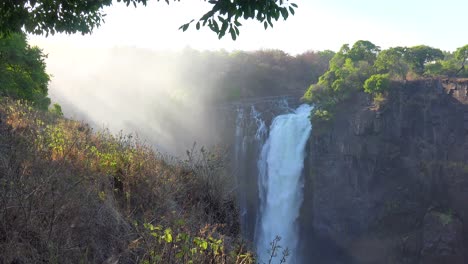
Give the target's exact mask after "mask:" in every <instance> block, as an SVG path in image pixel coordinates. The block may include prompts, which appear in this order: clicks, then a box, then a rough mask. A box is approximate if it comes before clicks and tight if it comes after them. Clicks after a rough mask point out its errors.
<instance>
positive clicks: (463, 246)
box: [299, 79, 468, 264]
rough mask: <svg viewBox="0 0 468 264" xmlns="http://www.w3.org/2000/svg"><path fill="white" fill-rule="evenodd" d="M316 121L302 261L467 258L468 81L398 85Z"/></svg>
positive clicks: (306, 191) (452, 260) (359, 98)
mask: <svg viewBox="0 0 468 264" xmlns="http://www.w3.org/2000/svg"><path fill="white" fill-rule="evenodd" d="M319 126H320V125H318V124H314V130H313V134H312V136H311V138H310V140H309V146H308V150H309V155H308V157H307V159H308V160H307V161H306V164H305V165H306V171H305V186H304V203H303V208H302V211H301V219H300V221H299V222H300V225H301V226H300V228H301V231H302V232H301V234H304V235H303V237H302V242H301V243H300V244H301V245H302V254H301V255H302V256H304V261H303V262H304V263H321V264H325V263H347V264H348V263H425V264H427V263H428V264H432V263H433V264H435V263H438V264H441V263H452V264H458V263H460V264H461V263H466V261H468V254H466V253H465V254H464V252H468V246H467V241H468V226H467V221H468V163H467V162H466V161H467V158H468V80H460V79H459V80H417V81H408V82H405V83H393V84H392V89H391V92H390V94H389V96H388V98H387V101H386V102H385V103H384V104H383V105H382V106H381V107H380V108H379V109H376V108H373V107H372V101H371V100H370V98H369V97H368V95H366V94H364V93H362V94H359V95H356V96H355V97H353V98H352V99H350V100H348V101H347V102H345V103H343V104H342V105H340V110H339V111H338V113H337V114H336V116H335V119H334V121H333V122H332V123H331V124H329V125H328V127H323V128H320V127H319Z"/></svg>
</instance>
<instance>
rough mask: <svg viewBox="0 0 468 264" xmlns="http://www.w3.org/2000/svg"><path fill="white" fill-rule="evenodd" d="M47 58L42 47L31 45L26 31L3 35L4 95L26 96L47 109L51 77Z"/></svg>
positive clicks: (0, 85)
mask: <svg viewBox="0 0 468 264" xmlns="http://www.w3.org/2000/svg"><path fill="white" fill-rule="evenodd" d="M44 58H45V55H44V54H43V53H42V51H41V50H40V49H39V48H37V47H31V46H29V45H28V44H27V42H26V36H25V35H24V34H22V33H14V34H10V35H8V36H7V37H0V95H2V96H9V97H12V98H16V99H25V100H28V101H31V102H33V103H34V104H35V105H36V106H37V107H38V108H40V109H43V110H46V109H47V107H48V106H49V104H50V99H49V98H48V97H47V92H48V88H47V85H48V83H49V80H50V77H49V75H48V74H47V73H46V71H45V68H46V66H45V62H44Z"/></svg>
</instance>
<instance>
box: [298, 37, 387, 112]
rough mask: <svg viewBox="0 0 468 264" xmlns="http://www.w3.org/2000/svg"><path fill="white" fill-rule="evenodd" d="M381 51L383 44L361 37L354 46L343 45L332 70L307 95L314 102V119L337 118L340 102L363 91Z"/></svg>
mask: <svg viewBox="0 0 468 264" xmlns="http://www.w3.org/2000/svg"><path fill="white" fill-rule="evenodd" d="M379 51H380V48H379V47H377V46H376V45H374V44H372V43H371V42H369V41H363V40H360V41H357V42H356V43H355V44H354V45H353V46H352V48H349V45H347V44H345V45H343V46H342V47H341V49H340V51H338V52H337V53H336V54H335V55H334V56H333V58H332V59H331V60H330V67H329V69H328V71H327V72H325V73H324V74H323V75H322V76H320V78H319V81H318V82H317V84H314V85H311V86H310V87H309V89H308V90H307V91H306V93H305V94H304V96H303V100H305V101H307V102H309V103H312V104H314V109H313V110H312V118H313V119H315V120H316V121H318V120H323V121H330V120H332V119H333V116H334V112H335V110H336V109H335V107H336V105H337V104H338V103H339V102H341V101H344V100H346V99H348V98H349V97H350V96H351V95H352V94H353V93H355V92H357V91H360V90H361V89H362V87H363V84H364V82H365V81H366V80H367V78H368V77H369V76H370V75H372V74H373V73H374V71H375V70H374V68H373V65H374V62H375V60H376V58H377V54H378V52H379Z"/></svg>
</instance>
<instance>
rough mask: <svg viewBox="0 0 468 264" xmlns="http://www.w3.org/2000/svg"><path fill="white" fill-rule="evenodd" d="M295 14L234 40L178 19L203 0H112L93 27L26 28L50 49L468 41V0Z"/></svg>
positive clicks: (371, 0)
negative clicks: (139, 2) (75, 31)
mask: <svg viewBox="0 0 468 264" xmlns="http://www.w3.org/2000/svg"><path fill="white" fill-rule="evenodd" d="M294 2H296V3H297V4H298V5H299V8H298V9H297V13H296V15H295V16H293V17H291V18H290V19H288V20H287V21H285V22H284V21H280V22H277V23H276V24H275V27H274V28H273V29H269V30H266V31H265V30H264V29H263V25H262V24H260V23H253V22H246V23H243V24H244V26H243V27H241V35H240V38H239V39H238V40H237V41H232V40H231V39H230V37H229V36H227V37H225V39H223V40H218V39H217V37H216V35H215V34H214V33H212V32H211V31H209V30H208V29H203V30H200V31H197V30H195V29H194V28H192V29H191V30H189V31H188V32H185V33H184V32H182V31H180V30H178V27H179V26H180V25H182V24H184V23H185V22H188V21H190V20H191V19H192V18H199V17H200V16H201V15H202V14H204V12H206V11H207V10H208V8H209V6H210V5H209V4H206V2H205V1H201V0H200V1H197V0H185V1H181V2H180V3H179V2H171V4H170V5H167V4H165V3H164V1H163V2H156V1H150V3H149V4H148V6H147V7H143V6H138V7H137V8H134V7H133V6H130V7H126V6H125V5H123V4H119V3H115V4H114V6H112V7H110V8H107V9H106V13H107V17H106V23H105V24H104V25H102V26H101V27H100V28H99V29H97V30H95V31H94V33H93V34H92V35H89V36H81V35H73V36H66V35H56V36H52V37H51V36H49V37H48V38H45V37H37V36H31V37H30V40H31V42H32V43H34V44H37V45H39V46H41V47H43V48H44V49H45V51H46V52H48V53H51V52H54V49H56V48H64V47H69V46H72V47H96V46H98V47H113V46H136V47H144V48H150V49H157V50H161V49H162V50H165V49H181V48H184V47H187V46H190V47H192V48H195V49H210V50H212V49H215V50H217V49H226V50H236V49H242V50H255V49H263V48H274V49H282V50H285V51H287V52H289V53H291V54H296V53H300V52H303V51H305V50H324V49H332V50H337V49H338V48H339V47H340V46H341V45H342V44H344V43H350V44H352V43H353V42H355V41H356V40H359V39H365V40H370V41H372V42H373V43H375V44H377V45H379V46H381V47H383V48H386V47H389V46H396V45H404V46H411V45H417V44H427V45H430V46H434V47H437V48H440V49H443V50H454V49H456V48H457V47H460V46H462V45H465V44H467V43H468V35H467V34H466V33H467V31H466V21H467V20H466V17H467V12H468V11H467V10H468V1H466V0H445V1H440V0H392V1H388V0H386V1H382V0H302V1H301V0H296V1H294Z"/></svg>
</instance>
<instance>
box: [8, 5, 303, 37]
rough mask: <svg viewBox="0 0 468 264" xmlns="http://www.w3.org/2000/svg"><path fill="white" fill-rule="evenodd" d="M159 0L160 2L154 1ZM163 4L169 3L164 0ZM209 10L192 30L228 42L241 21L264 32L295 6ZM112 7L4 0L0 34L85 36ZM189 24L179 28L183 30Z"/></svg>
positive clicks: (237, 32) (214, 8) (213, 8)
mask: <svg viewBox="0 0 468 264" xmlns="http://www.w3.org/2000/svg"><path fill="white" fill-rule="evenodd" d="M158 1H160V0H158ZM164 1H165V2H166V3H167V4H169V3H170V1H169V0H164ZM117 2H123V3H125V4H126V5H127V6H129V5H131V4H132V5H134V6H135V7H136V6H137V4H142V5H144V6H146V3H147V0H117ZM208 2H209V3H210V4H211V5H212V8H211V10H209V11H208V12H206V13H205V14H204V15H203V16H202V17H200V18H199V19H198V21H197V22H196V28H197V29H199V28H200V27H201V26H208V27H209V28H210V29H211V30H212V31H213V32H215V33H216V34H217V35H218V37H219V38H222V37H223V36H224V35H225V34H226V33H228V32H229V33H230V35H231V37H232V39H234V40H235V39H236V37H237V36H238V35H239V27H240V26H242V24H241V23H240V20H241V19H245V20H247V19H253V20H257V21H259V22H260V23H263V24H264V26H265V29H266V28H267V27H268V26H270V27H273V21H278V19H279V18H280V17H282V18H283V19H285V20H286V19H287V18H288V17H289V16H290V15H294V13H295V11H294V9H295V8H296V7H297V5H296V4H294V3H289V2H288V1H283V0H265V1H242V0H235V1H231V0H218V1H208ZM110 5H112V0H102V1H72V2H70V1H65V0H14V1H12V0H7V1H2V2H1V3H0V34H4V33H9V32H20V31H21V30H22V29H23V28H24V30H25V31H26V32H28V33H33V34H46V35H48V34H52V35H53V34H55V33H62V32H63V33H68V34H72V33H78V32H79V33H82V34H88V33H91V32H92V31H93V29H94V28H96V27H99V26H100V25H101V23H103V22H104V17H105V13H104V12H103V8H104V7H108V6H110ZM194 21H195V20H192V21H190V22H189V23H186V24H184V25H182V26H181V27H180V29H182V30H184V31H185V30H187V29H188V27H189V25H190V24H191V23H192V22H194Z"/></svg>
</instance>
